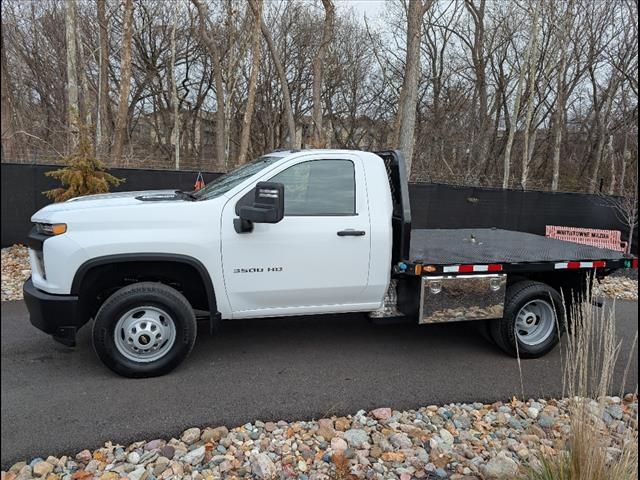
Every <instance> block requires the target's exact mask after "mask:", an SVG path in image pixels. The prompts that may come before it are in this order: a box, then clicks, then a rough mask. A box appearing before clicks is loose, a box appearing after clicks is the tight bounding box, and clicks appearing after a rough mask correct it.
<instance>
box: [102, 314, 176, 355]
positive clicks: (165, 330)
mask: <svg viewBox="0 0 640 480" xmlns="http://www.w3.org/2000/svg"><path fill="white" fill-rule="evenodd" d="M113 336H114V342H115V344H116V348H117V349H118V351H119V352H120V353H121V354H122V355H123V356H124V357H126V358H127V359H129V360H132V361H134V362H140V363H148V362H153V361H155V360H159V359H160V358H162V357H164V356H165V355H166V354H167V353H168V352H169V350H171V347H173V344H174V343H175V341H176V327H175V324H174V322H173V319H172V318H171V316H169V314H168V313H167V312H165V311H164V310H162V309H161V308H158V307H152V306H142V307H136V308H134V309H131V310H129V311H128V312H127V313H125V314H124V315H122V316H121V317H120V319H119V320H118V323H116V328H115V330H114V332H113Z"/></svg>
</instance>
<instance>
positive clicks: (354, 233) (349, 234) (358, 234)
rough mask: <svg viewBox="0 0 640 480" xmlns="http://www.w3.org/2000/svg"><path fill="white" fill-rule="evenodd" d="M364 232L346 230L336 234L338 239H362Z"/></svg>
mask: <svg viewBox="0 0 640 480" xmlns="http://www.w3.org/2000/svg"><path fill="white" fill-rule="evenodd" d="M365 233H366V232H365V231H364V230H353V229H351V228H350V229H347V230H340V231H339V232H338V236H339V237H362V236H363V235H364V234H365Z"/></svg>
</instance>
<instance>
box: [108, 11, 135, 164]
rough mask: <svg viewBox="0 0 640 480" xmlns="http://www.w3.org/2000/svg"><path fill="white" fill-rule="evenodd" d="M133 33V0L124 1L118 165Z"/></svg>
mask: <svg viewBox="0 0 640 480" xmlns="http://www.w3.org/2000/svg"><path fill="white" fill-rule="evenodd" d="M132 34H133V0H125V2H124V26H123V28H122V47H121V50H122V55H121V56H122V61H121V65H120V99H119V101H118V116H117V117H116V127H115V132H114V138H113V154H112V161H113V162H114V163H115V164H116V165H118V164H120V163H121V161H122V154H123V151H124V141H125V137H126V133H127V132H126V130H127V118H128V110H129V89H130V83H131V36H132Z"/></svg>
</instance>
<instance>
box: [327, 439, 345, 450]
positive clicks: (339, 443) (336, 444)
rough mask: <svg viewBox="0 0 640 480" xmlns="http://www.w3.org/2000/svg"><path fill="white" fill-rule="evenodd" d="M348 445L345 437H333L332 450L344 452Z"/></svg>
mask: <svg viewBox="0 0 640 480" xmlns="http://www.w3.org/2000/svg"><path fill="white" fill-rule="evenodd" d="M347 447H348V445H347V442H345V441H344V439H342V438H340V437H333V438H332V439H331V450H332V451H333V452H344V451H345V450H346V449H347Z"/></svg>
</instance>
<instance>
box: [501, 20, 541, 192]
mask: <svg viewBox="0 0 640 480" xmlns="http://www.w3.org/2000/svg"><path fill="white" fill-rule="evenodd" d="M537 19H538V7H536V9H535V12H534V14H533V19H532V21H531V28H530V29H529V41H528V43H527V50H526V52H525V56H524V58H523V59H522V64H521V66H520V72H519V73H518V88H517V91H516V98H515V101H514V105H513V113H512V114H511V122H510V128H509V135H508V137H507V144H506V145H505V147H504V173H503V177H502V188H509V177H510V176H511V148H512V147H513V140H514V138H515V135H516V130H517V129H518V118H519V117H520V102H521V101H522V92H523V90H524V74H525V71H526V69H527V68H526V65H528V64H529V59H530V58H531V55H532V54H533V48H534V38H535V35H534V34H535V32H536V31H537V27H536V26H535V25H536V22H537Z"/></svg>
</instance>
